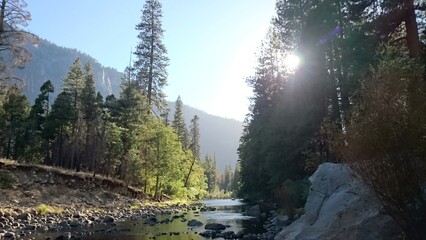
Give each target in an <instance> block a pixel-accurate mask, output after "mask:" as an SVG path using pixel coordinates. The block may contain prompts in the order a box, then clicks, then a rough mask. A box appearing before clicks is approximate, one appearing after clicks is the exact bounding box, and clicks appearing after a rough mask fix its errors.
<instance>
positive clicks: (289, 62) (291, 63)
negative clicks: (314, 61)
mask: <svg viewBox="0 0 426 240" xmlns="http://www.w3.org/2000/svg"><path fill="white" fill-rule="evenodd" d="M284 65H285V67H286V68H287V70H289V71H294V70H296V69H297V67H299V65H300V57H299V56H297V55H296V54H289V55H288V56H287V57H286V58H285V59H284Z"/></svg>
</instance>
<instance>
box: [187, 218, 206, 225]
mask: <svg viewBox="0 0 426 240" xmlns="http://www.w3.org/2000/svg"><path fill="white" fill-rule="evenodd" d="M187 225H188V227H199V226H203V225H204V224H203V223H202V222H200V221H198V220H195V219H192V220H191V221H189V222H188V223H187Z"/></svg>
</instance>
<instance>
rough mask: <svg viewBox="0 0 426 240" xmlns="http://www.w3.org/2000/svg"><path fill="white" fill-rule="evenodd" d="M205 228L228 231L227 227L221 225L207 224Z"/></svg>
mask: <svg viewBox="0 0 426 240" xmlns="http://www.w3.org/2000/svg"><path fill="white" fill-rule="evenodd" d="M204 228H205V229H208V230H214V231H222V230H225V229H226V226H225V225H223V224H221V223H207V224H206V226H205V227H204Z"/></svg>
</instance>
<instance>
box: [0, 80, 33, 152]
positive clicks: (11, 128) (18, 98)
mask: <svg viewBox="0 0 426 240" xmlns="http://www.w3.org/2000/svg"><path fill="white" fill-rule="evenodd" d="M28 113H29V103H28V100H27V98H26V97H25V96H24V95H23V94H22V92H21V91H20V90H19V88H18V87H17V86H16V85H13V86H12V87H10V88H9V89H8V91H7V93H6V99H5V102H4V104H3V114H4V115H3V117H4V120H5V122H4V123H5V125H3V126H2V128H3V130H2V131H1V132H2V136H0V144H1V146H0V148H1V150H0V152H2V156H3V157H5V158H10V159H18V158H19V157H22V156H23V153H24V150H25V147H26V144H25V143H26V142H25V140H26V139H24V133H25V128H24V123H25V120H26V119H27V117H28Z"/></svg>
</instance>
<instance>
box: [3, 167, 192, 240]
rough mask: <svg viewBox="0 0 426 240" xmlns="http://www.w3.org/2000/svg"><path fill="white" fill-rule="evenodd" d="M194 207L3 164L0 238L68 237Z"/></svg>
mask: <svg viewBox="0 0 426 240" xmlns="http://www.w3.org/2000/svg"><path fill="white" fill-rule="evenodd" d="M192 208H194V206H192V205H190V204H185V203H174V202H169V203H164V202H163V203H158V202H155V201H153V200H152V199H150V198H148V197H147V196H145V195H144V194H143V193H142V192H141V191H140V190H138V189H135V188H132V187H128V186H126V185H125V184H124V183H123V182H121V181H118V180H114V179H109V178H106V177H103V176H96V177H95V178H93V175H92V174H90V173H82V172H73V171H69V170H65V169H60V168H54V167H49V166H42V165H31V164H19V163H17V162H15V161H9V160H4V159H1V160H0V238H2V239H16V238H24V237H25V236H27V235H31V234H32V233H33V232H34V231H36V230H37V231H65V230H67V229H72V228H84V227H87V226H92V225H95V224H99V223H113V222H116V221H125V220H128V219H132V218H140V217H148V216H155V215H158V214H172V213H177V212H181V211H187V210H189V209H192Z"/></svg>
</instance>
